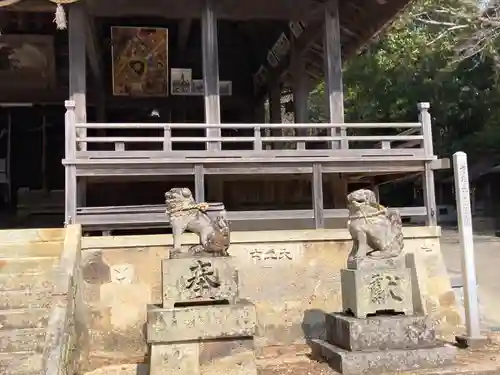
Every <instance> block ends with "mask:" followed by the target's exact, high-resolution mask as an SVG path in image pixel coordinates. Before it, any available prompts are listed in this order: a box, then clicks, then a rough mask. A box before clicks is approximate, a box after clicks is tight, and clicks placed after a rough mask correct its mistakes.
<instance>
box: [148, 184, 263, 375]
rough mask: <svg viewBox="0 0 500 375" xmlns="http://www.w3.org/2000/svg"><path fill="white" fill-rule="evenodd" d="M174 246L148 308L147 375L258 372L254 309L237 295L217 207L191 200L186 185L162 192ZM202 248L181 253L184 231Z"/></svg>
mask: <svg viewBox="0 0 500 375" xmlns="http://www.w3.org/2000/svg"><path fill="white" fill-rule="evenodd" d="M165 198H166V205H167V215H168V216H169V219H170V223H171V225H172V229H173V237H174V249H173V250H172V251H171V252H170V255H169V259H164V260H163V261H162V303H161V304H160V305H149V306H148V309H147V342H148V344H149V345H150V350H149V352H150V372H149V373H150V375H187V374H189V375H212V374H225V373H227V374H231V375H257V367H256V364H255V354H254V340H253V336H254V335H255V331H256V320H257V317H256V311H255V306H254V304H253V303H251V302H249V301H246V300H243V299H240V298H239V296H238V287H239V285H238V283H239V280H238V271H237V270H236V268H235V266H234V264H233V259H232V257H231V256H229V254H228V248H229V244H230V242H229V227H228V224H227V222H226V220H225V209H224V205H223V204H221V203H217V204H208V203H196V202H195V201H194V199H193V195H192V193H191V191H190V190H189V189H187V188H174V189H171V190H170V191H168V192H167V193H166V194H165ZM186 229H187V230H189V231H191V232H194V233H196V234H198V236H199V238H200V244H199V245H195V246H192V247H191V248H190V249H188V250H187V251H185V249H183V247H182V243H181V238H180V236H181V235H182V233H183V232H184V230H186Z"/></svg>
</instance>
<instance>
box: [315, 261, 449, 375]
mask: <svg viewBox="0 0 500 375" xmlns="http://www.w3.org/2000/svg"><path fill="white" fill-rule="evenodd" d="M411 274H412V273H411V272H410V269H408V268H406V266H405V262H404V257H403V256H401V257H399V258H392V259H388V260H370V259H365V260H363V261H362V262H350V263H349V264H348V268H347V269H343V270H341V283H342V303H343V306H342V307H343V312H342V313H334V314H329V315H327V316H326V331H327V335H326V341H324V340H319V339H317V340H312V342H311V346H312V350H313V355H314V356H316V357H322V358H324V359H326V360H327V361H328V362H329V363H330V365H331V366H332V367H333V368H334V369H335V370H336V371H339V372H341V373H343V374H375V373H383V372H389V371H406V370H413V369H420V368H427V367H437V366H443V365H448V364H452V363H453V361H454V358H455V351H456V348H455V347H453V346H451V345H445V344H443V343H441V342H439V341H438V340H437V339H436V332H435V329H434V326H433V324H432V321H431V320H430V319H429V318H428V317H425V316H415V315H413V302H412V301H413V296H412V280H411ZM388 312H390V313H392V314H387V313H388Z"/></svg>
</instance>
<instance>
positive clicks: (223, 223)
mask: <svg viewBox="0 0 500 375" xmlns="http://www.w3.org/2000/svg"><path fill="white" fill-rule="evenodd" d="M165 203H166V205H167V211H166V213H167V215H168V216H169V219H170V223H171V225H172V234H173V237H174V249H173V251H172V252H173V253H174V254H175V253H181V252H182V250H181V245H182V243H181V236H182V233H184V231H186V230H188V231H190V232H193V233H196V234H197V235H198V236H199V238H200V244H199V245H195V246H193V247H191V248H190V249H189V252H190V253H194V254H202V253H205V254H210V255H212V256H228V252H227V250H228V248H229V244H230V238H229V237H230V230H229V225H228V222H227V220H226V210H225V209H224V205H223V204H208V203H196V202H195V200H194V198H193V194H192V193H191V190H189V189H188V188H173V189H170V190H169V191H168V192H166V193H165Z"/></svg>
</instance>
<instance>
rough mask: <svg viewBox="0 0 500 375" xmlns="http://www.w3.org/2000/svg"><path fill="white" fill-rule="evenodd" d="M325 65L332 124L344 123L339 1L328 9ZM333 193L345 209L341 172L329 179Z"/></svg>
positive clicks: (340, 144)
mask: <svg viewBox="0 0 500 375" xmlns="http://www.w3.org/2000/svg"><path fill="white" fill-rule="evenodd" d="M323 50H324V54H325V55H324V63H325V87H326V90H325V93H326V101H327V106H326V107H327V108H328V114H329V120H330V123H336V124H341V123H343V122H344V93H343V86H342V55H341V52H342V51H341V49H340V25H339V11H338V0H332V1H330V2H329V3H328V5H327V6H326V8H325V35H324V39H323ZM346 134H347V133H346V131H345V128H341V129H340V132H339V131H337V129H333V130H332V132H331V135H332V136H335V135H346ZM331 147H332V148H335V149H338V148H339V147H341V148H348V143H347V141H341V142H337V141H334V142H332V143H331ZM330 183H331V187H332V190H333V202H334V207H335V208H345V207H346V195H347V179H346V178H342V176H341V175H340V174H338V173H336V174H333V176H332V179H331V180H330Z"/></svg>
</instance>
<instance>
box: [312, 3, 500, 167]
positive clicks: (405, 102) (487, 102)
mask: <svg viewBox="0 0 500 375" xmlns="http://www.w3.org/2000/svg"><path fill="white" fill-rule="evenodd" d="M434 3H435V1H434V2H432V1H429V0H424V1H420V2H418V3H417V4H415V5H414V6H413V7H412V8H411V9H408V10H407V11H405V13H404V14H402V15H401V17H400V18H399V19H398V20H397V21H396V22H395V23H394V24H393V25H392V26H391V28H390V29H388V30H387V31H386V32H385V33H384V35H383V36H381V37H379V38H378V39H377V40H375V41H373V42H372V43H371V44H370V45H369V46H368V47H366V48H365V50H364V51H362V52H361V54H360V55H359V56H357V57H355V58H352V59H351V60H350V61H348V62H347V63H346V64H345V66H344V96H345V116H346V121H347V122H352V121H358V122H376V121H380V122H396V121H399V122H402V121H415V120H416V118H417V115H418V111H417V103H418V102H421V101H425V102H430V103H431V114H432V118H433V138H434V143H435V151H436V152H437V153H439V154H440V155H442V156H445V155H450V154H451V153H453V152H455V151H458V150H463V151H465V152H467V153H468V154H469V157H470V158H471V159H480V158H484V157H496V155H497V154H499V155H500V91H499V88H498V81H497V67H496V64H495V61H496V59H495V56H494V55H492V54H486V53H473V54H469V55H467V56H466V58H464V55H463V51H464V44H463V43H464V40H465V41H467V40H472V39H471V38H473V37H474V35H478V28H480V27H482V26H481V22H480V20H476V19H473V20H472V21H466V20H464V19H463V18H460V22H458V21H457V16H456V14H445V13H444V12H441V13H440V10H442V9H445V7H447V9H455V10H456V9H460V10H461V11H462V12H464V14H465V13H467V12H469V14H471V12H472V8H471V6H470V4H468V3H463V2H460V1H456V0H455V1H452V0H448V1H447V2H446V1H440V2H439V6H436V5H434ZM443 4H445V5H443ZM437 16H439V17H440V18H438V17H437ZM453 25H454V26H458V25H460V26H463V27H457V28H455V29H453ZM490 27H491V26H490ZM498 27H499V30H500V20H499V23H498ZM466 32H468V33H469V34H468V35H469V39H467V36H466V35H467V34H466ZM492 43H493V42H492ZM485 51H486V47H484V48H483V49H482V50H481V52H485ZM310 99H311V100H310V103H311V106H310V107H311V118H312V120H313V121H318V122H323V121H325V120H326V119H325V113H326V112H325V110H324V109H325V106H324V104H325V100H324V84H323V83H321V84H320V85H318V87H317V88H316V89H315V90H314V91H313V92H312V93H311V98H310Z"/></svg>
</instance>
